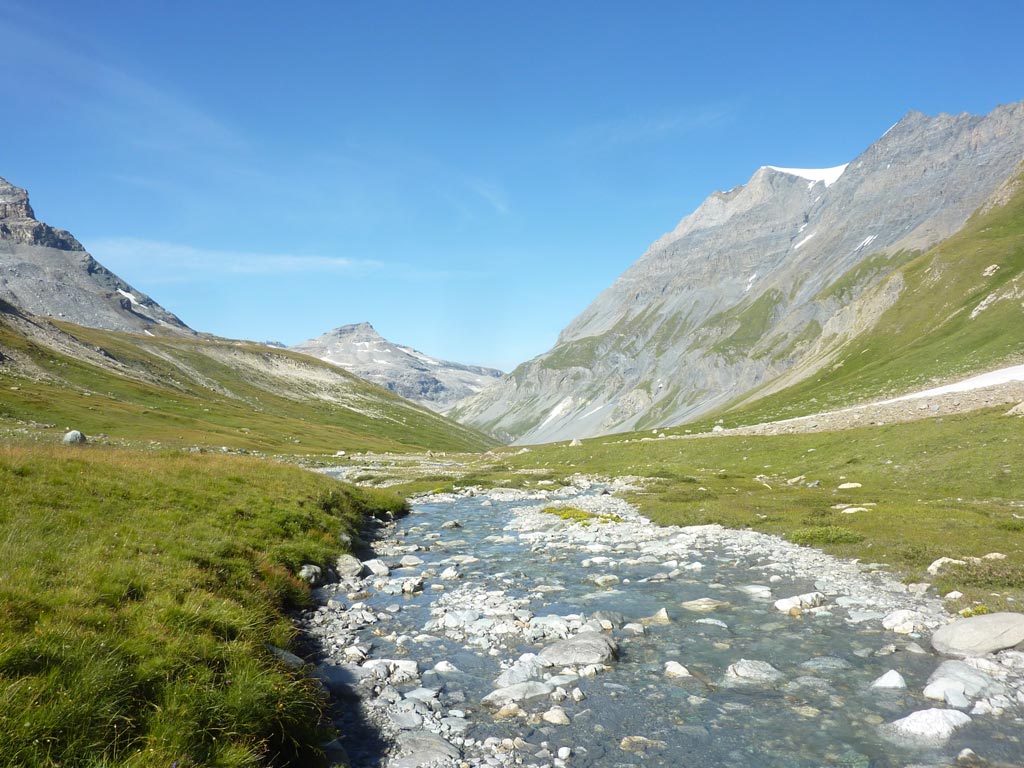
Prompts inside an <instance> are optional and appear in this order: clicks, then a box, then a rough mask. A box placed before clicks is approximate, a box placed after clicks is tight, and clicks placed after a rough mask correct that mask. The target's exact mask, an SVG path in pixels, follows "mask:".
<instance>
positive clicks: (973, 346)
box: [705, 177, 1024, 424]
mask: <svg viewBox="0 0 1024 768" xmlns="http://www.w3.org/2000/svg"><path fill="white" fill-rule="evenodd" d="M879 263H880V262H879V260H878V259H875V260H869V261H868V262H865V264H866V265H869V266H871V267H872V268H874V267H877V266H879ZM894 263H897V264H898V263H899V259H897V260H896V261H895V262H894ZM863 269H864V265H861V266H859V267H857V268H856V270H854V271H855V272H858V274H850V275H846V276H844V277H842V278H840V279H839V280H838V281H837V282H836V283H835V284H834V286H832V287H831V288H830V289H828V291H831V292H832V293H833V294H836V295H842V294H843V292H844V290H845V289H846V286H848V285H849V284H850V283H851V282H858V281H859V280H860V279H861V278H862V277H863V275H861V274H860V272H862V271H863ZM896 271H897V272H898V273H899V277H900V278H902V280H903V283H904V289H903V292H902V293H901V294H900V296H899V299H898V300H897V301H896V303H895V304H894V305H893V306H892V307H890V308H889V309H888V310H887V311H886V312H885V313H883V314H882V315H881V316H880V317H879V318H878V322H877V323H876V324H875V325H874V326H873V327H872V329H871V330H869V331H868V332H867V333H864V334H862V335H860V336H858V337H857V338H856V339H854V340H853V341H852V342H851V343H849V344H847V345H846V346H844V347H843V348H842V349H841V350H840V352H839V355H838V356H837V358H836V359H835V361H834V362H833V363H832V364H831V365H829V366H828V367H827V368H826V369H824V370H821V371H818V372H817V373H815V374H813V375H812V376H810V377H809V378H807V379H805V380H803V381H801V382H799V383H797V384H795V385H794V386H791V387H788V388H786V389H784V390H782V391H780V392H777V393H775V394H772V395H770V396H767V397H765V398H763V399H761V400H758V401H756V402H754V403H752V404H749V405H744V406H741V407H738V408H735V409H734V410H733V411H732V413H730V412H729V410H728V409H726V410H725V411H723V412H720V413H718V414H715V416H714V417H712V419H711V420H713V418H715V417H721V416H723V415H724V416H725V418H726V422H727V423H730V424H740V423H743V424H752V423H757V422H762V421H771V420H775V419H779V418H787V417H790V416H798V415H803V414H807V413H814V412H818V411H822V410H827V409H831V408H836V407H841V406H846V405H852V404H854V403H858V402H863V401H865V400H868V399H872V398H875V399H877V398H881V397H885V396H891V395H896V394H902V393H904V392H907V391H912V390H914V389H919V388H920V389H923V388H926V387H928V386H930V385H932V384H934V383H936V382H939V381H942V382H944V381H947V380H951V379H956V378H957V377H964V376H966V375H968V374H971V373H977V372H982V371H985V370H989V369H993V368H998V367H1000V366H1001V365H1012V364H1016V363H1019V362H1021V361H1024V311H1022V300H1024V177H1022V178H1021V183H1020V184H1019V185H1018V190H1017V192H1016V194H1014V195H1013V196H1012V197H1011V198H1010V199H1009V202H1007V203H1006V204H1005V205H1003V206H1001V207H998V208H994V209H992V210H990V211H988V212H986V213H984V214H976V215H975V216H974V217H973V218H972V219H971V220H970V221H969V222H968V224H967V226H966V227H964V229H963V230H961V231H960V232H959V233H957V234H956V235H954V236H953V237H951V238H949V239H948V240H945V241H944V242H942V243H940V244H939V245H937V246H935V247H934V248H932V249H930V250H929V251H926V252H925V253H923V254H920V255H918V256H917V257H916V258H914V259H912V260H911V261H909V262H907V263H906V264H903V265H901V266H899V267H898V269H897V270H896ZM889 279H893V278H891V277H890V278H889ZM828 291H826V292H828ZM747 399H748V398H747V396H744V398H743V400H745V401H746V400H747ZM705 421H707V420H705Z"/></svg>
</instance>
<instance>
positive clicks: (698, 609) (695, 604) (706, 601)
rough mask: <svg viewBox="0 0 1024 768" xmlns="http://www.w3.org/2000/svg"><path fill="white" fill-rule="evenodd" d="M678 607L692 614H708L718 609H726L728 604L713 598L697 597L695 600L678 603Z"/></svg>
mask: <svg viewBox="0 0 1024 768" xmlns="http://www.w3.org/2000/svg"><path fill="white" fill-rule="evenodd" d="M680 606H681V607H683V608H685V609H686V610H688V611H693V612H694V613H710V612H711V611H716V610H718V609H719V608H728V607H729V604H728V603H727V602H725V601H724V600H715V599H714V598H713V597H698V598H697V599H696V600H687V601H686V602H685V603H680Z"/></svg>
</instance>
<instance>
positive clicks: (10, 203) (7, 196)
mask: <svg viewBox="0 0 1024 768" xmlns="http://www.w3.org/2000/svg"><path fill="white" fill-rule="evenodd" d="M35 217H36V214H35V212H34V211H33V210H32V206H31V205H29V202H28V192H26V191H25V190H24V189H22V188H21V187H16V186H14V185H13V184H11V183H10V182H9V181H7V179H3V178H0V219H35Z"/></svg>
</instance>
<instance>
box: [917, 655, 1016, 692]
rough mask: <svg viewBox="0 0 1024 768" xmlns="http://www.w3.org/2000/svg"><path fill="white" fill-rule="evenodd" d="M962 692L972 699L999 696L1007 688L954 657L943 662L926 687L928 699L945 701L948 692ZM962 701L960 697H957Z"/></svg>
mask: <svg viewBox="0 0 1024 768" xmlns="http://www.w3.org/2000/svg"><path fill="white" fill-rule="evenodd" d="M950 692H953V694H954V695H955V694H957V693H959V694H962V695H963V696H966V697H968V698H971V699H976V698H979V697H983V696H998V695H1001V694H1005V693H1006V692H1007V688H1006V686H1005V685H1003V684H1002V683H1000V682H998V681H996V680H994V679H993V678H992V677H991V676H990V675H988V674H986V673H985V672H982V671H981V670H980V669H975V668H974V667H972V666H971V665H970V664H968V663H967V662H965V661H956V660H953V659H950V660H947V661H944V662H942V663H941V664H940V665H939V666H938V668H937V669H936V670H935V671H934V672H932V674H931V676H930V677H929V678H928V685H927V686H925V689H924V697H925V698H926V699H937V700H938V701H945V700H946V699H947V694H949V693H950ZM956 700H957V701H960V699H959V698H957V699H956Z"/></svg>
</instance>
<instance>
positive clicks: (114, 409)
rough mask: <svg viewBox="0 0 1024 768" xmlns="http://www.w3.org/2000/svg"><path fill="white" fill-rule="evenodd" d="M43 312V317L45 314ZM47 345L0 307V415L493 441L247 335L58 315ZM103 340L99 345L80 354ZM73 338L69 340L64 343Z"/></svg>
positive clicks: (346, 445) (212, 440)
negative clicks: (141, 332) (55, 338)
mask: <svg viewBox="0 0 1024 768" xmlns="http://www.w3.org/2000/svg"><path fill="white" fill-rule="evenodd" d="M42 322H45V321H42ZM55 325H56V326H57V327H58V328H59V329H60V330H61V331H62V340H63V342H64V343H63V346H62V347H60V348H54V346H53V345H52V344H51V345H48V346H47V345H44V344H41V343H39V342H38V341H37V340H34V339H33V338H31V337H29V336H27V335H26V334H24V333H22V332H20V331H19V329H18V327H17V326H16V325H14V324H12V323H11V322H7V321H5V320H4V317H3V315H0V352H2V350H3V349H5V348H6V349H8V350H10V351H9V354H10V355H11V357H12V359H13V357H14V355H18V356H19V357H20V358H21V359H28V360H30V361H32V363H33V364H34V366H35V367H36V370H37V374H36V375H32V376H26V375H24V374H23V372H16V370H15V368H14V366H13V364H12V363H11V362H10V361H8V363H7V364H6V365H5V364H4V361H3V360H0V418H5V417H6V419H8V420H21V421H27V422H37V423H44V424H54V425H55V426H56V427H58V428H64V427H74V428H77V429H80V430H82V431H83V432H85V433H86V434H89V435H94V434H98V433H102V434H106V435H108V436H110V437H111V438H120V439H124V440H128V441H143V442H146V443H150V442H158V443H161V444H163V445H179V446H183V445H201V446H207V447H219V446H227V447H229V448H236V449H246V450H261V451H266V452H277V453H309V452H312V453H330V454H333V453H335V452H336V451H339V450H344V451H347V452H352V451H364V450H372V451H400V450H416V449H423V450H426V449H433V450H482V449H486V448H489V447H491V446H493V445H494V444H495V443H494V441H492V440H490V439H489V438H487V437H485V436H483V435H482V434H480V433H478V432H476V431H474V430H472V429H470V428H468V427H464V426H462V425H459V424H457V423H455V422H453V421H450V420H448V419H445V418H443V417H441V416H439V415H438V414H436V413H433V412H431V411H429V410H427V409H425V408H422V407H420V406H418V405H415V404H413V403H410V402H408V401H406V400H403V399H401V398H399V397H397V396H396V395H394V394H392V393H391V392H388V391H387V390H385V389H382V388H380V387H377V386H374V385H372V384H369V383H368V382H365V381H363V380H361V379H359V378H357V377H355V376H352V375H351V374H348V373H347V372H346V371H343V370H341V369H340V368H337V367H335V366H332V365H329V364H327V363H324V362H322V361H319V360H316V359H313V358H310V357H306V356H304V355H299V354H296V353H292V352H289V351H286V350H282V349H277V348H273V347H267V346H263V345H259V344H252V343H246V342H233V341H229V340H212V339H211V340H202V339H193V338H173V337H159V338H155V337H154V338H150V337H146V336H137V335H132V334H126V333H114V332H109V331H101V330H97V329H93V328H83V327H79V326H74V325H70V324H65V323H59V324H55ZM75 349H82V350H88V351H90V352H92V351H95V350H100V351H101V355H102V357H100V358H99V362H97V359H96V356H93V357H87V356H86V355H84V354H75V353H74V351H75ZM69 350H70V351H69Z"/></svg>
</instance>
